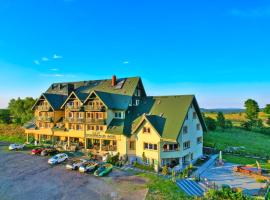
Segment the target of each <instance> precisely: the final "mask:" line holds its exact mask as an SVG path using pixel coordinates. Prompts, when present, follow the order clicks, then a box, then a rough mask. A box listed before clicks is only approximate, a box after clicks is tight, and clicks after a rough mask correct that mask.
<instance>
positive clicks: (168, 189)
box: [138, 173, 191, 200]
mask: <svg viewBox="0 0 270 200" xmlns="http://www.w3.org/2000/svg"><path fill="white" fill-rule="evenodd" d="M138 176H141V177H146V178H147V179H148V180H149V182H148V184H147V186H148V188H149V191H148V194H147V196H146V200H163V199H164V200H178V199H179V200H180V199H191V198H189V197H188V196H187V195H186V194H185V193H184V192H183V191H182V190H180V188H179V187H178V186H177V185H176V184H175V183H173V182H172V181H171V180H168V179H164V178H162V177H159V176H157V175H154V174H147V173H141V174H139V175H138Z"/></svg>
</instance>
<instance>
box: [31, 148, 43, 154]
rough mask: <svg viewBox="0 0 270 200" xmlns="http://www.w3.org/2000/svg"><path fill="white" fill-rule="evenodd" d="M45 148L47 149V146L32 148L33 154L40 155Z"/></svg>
mask: <svg viewBox="0 0 270 200" xmlns="http://www.w3.org/2000/svg"><path fill="white" fill-rule="evenodd" d="M44 149H45V148H41V147H38V148H35V149H32V151H31V153H32V154H33V155H38V154H41V152H42V151H43V150H44Z"/></svg>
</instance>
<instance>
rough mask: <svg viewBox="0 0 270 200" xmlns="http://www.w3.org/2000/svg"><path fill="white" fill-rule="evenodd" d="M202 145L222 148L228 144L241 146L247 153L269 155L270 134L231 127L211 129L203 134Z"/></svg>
mask: <svg viewBox="0 0 270 200" xmlns="http://www.w3.org/2000/svg"><path fill="white" fill-rule="evenodd" d="M204 145H205V146H210V147H214V146H215V147H216V148H217V149H220V150H224V149H226V148H227V147H228V146H231V147H239V146H243V147H245V149H244V150H243V151H244V152H245V153H247V154H253V155H256V154H257V155H260V156H267V155H270V136H268V135H264V134H261V133H255V132H250V131H244V130H241V129H231V130H226V131H224V132H222V131H212V132H208V133H206V134H205V135H204Z"/></svg>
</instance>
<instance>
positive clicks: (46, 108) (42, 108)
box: [37, 105, 51, 111]
mask: <svg viewBox="0 0 270 200" xmlns="http://www.w3.org/2000/svg"><path fill="white" fill-rule="evenodd" d="M50 109H51V107H50V106H43V105H41V106H37V110H38V111H49V110H50Z"/></svg>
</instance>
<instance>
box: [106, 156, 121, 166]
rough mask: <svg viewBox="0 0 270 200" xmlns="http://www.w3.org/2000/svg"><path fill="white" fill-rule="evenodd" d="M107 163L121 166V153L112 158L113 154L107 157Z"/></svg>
mask: <svg viewBox="0 0 270 200" xmlns="http://www.w3.org/2000/svg"><path fill="white" fill-rule="evenodd" d="M107 162H108V163H110V164H112V165H116V164H117V163H118V165H119V153H117V154H116V155H114V156H112V155H111V154H109V155H108V157H107Z"/></svg>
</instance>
